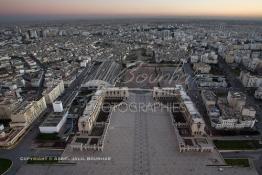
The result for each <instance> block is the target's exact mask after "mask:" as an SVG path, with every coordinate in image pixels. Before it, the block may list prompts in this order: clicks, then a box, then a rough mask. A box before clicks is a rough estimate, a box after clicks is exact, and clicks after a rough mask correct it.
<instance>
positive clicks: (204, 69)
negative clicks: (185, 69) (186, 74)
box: [193, 63, 211, 74]
mask: <svg viewBox="0 0 262 175" xmlns="http://www.w3.org/2000/svg"><path fill="white" fill-rule="evenodd" d="M193 69H194V71H195V72H196V73H201V74H207V73H209V72H210V70H211V66H210V65H208V64H205V63H194V64H193Z"/></svg>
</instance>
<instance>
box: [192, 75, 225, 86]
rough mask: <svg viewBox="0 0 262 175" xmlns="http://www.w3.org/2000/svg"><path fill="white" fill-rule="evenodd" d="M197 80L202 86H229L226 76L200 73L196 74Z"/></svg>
mask: <svg viewBox="0 0 262 175" xmlns="http://www.w3.org/2000/svg"><path fill="white" fill-rule="evenodd" d="M196 80H197V83H198V86H200V87H227V82H226V77H225V76H216V75H212V74H198V75H196Z"/></svg>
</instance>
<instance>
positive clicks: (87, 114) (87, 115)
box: [78, 90, 104, 134]
mask: <svg viewBox="0 0 262 175" xmlns="http://www.w3.org/2000/svg"><path fill="white" fill-rule="evenodd" d="M103 100H104V93H103V91H102V90H98V91H97V92H96V93H95V95H94V96H93V97H92V99H91V100H90V102H89V103H88V104H87V105H86V107H85V110H84V112H83V115H82V116H81V117H80V118H79V120H78V130H79V132H80V133H83V134H84V133H86V134H89V133H90V132H91V131H92V128H93V124H94V122H95V120H96V118H97V116H98V114H99V112H100V110H101V108H102V104H103Z"/></svg>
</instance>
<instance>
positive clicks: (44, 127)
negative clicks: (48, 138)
mask: <svg viewBox="0 0 262 175" xmlns="http://www.w3.org/2000/svg"><path fill="white" fill-rule="evenodd" d="M67 116H68V111H66V112H58V113H57V112H55V113H52V114H51V115H49V116H48V117H47V118H46V119H45V120H44V122H43V123H42V124H41V125H40V126H39V130H40V132H41V133H59V132H60V131H61V128H62V127H63V126H64V124H65V122H66V119H67Z"/></svg>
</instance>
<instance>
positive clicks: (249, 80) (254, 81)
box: [239, 71, 262, 87]
mask: <svg viewBox="0 0 262 175" xmlns="http://www.w3.org/2000/svg"><path fill="white" fill-rule="evenodd" d="M239 78H240V81H241V82H242V84H243V86H244V87H262V76H258V75H251V74H250V72H247V71H241V73H240V77H239Z"/></svg>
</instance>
